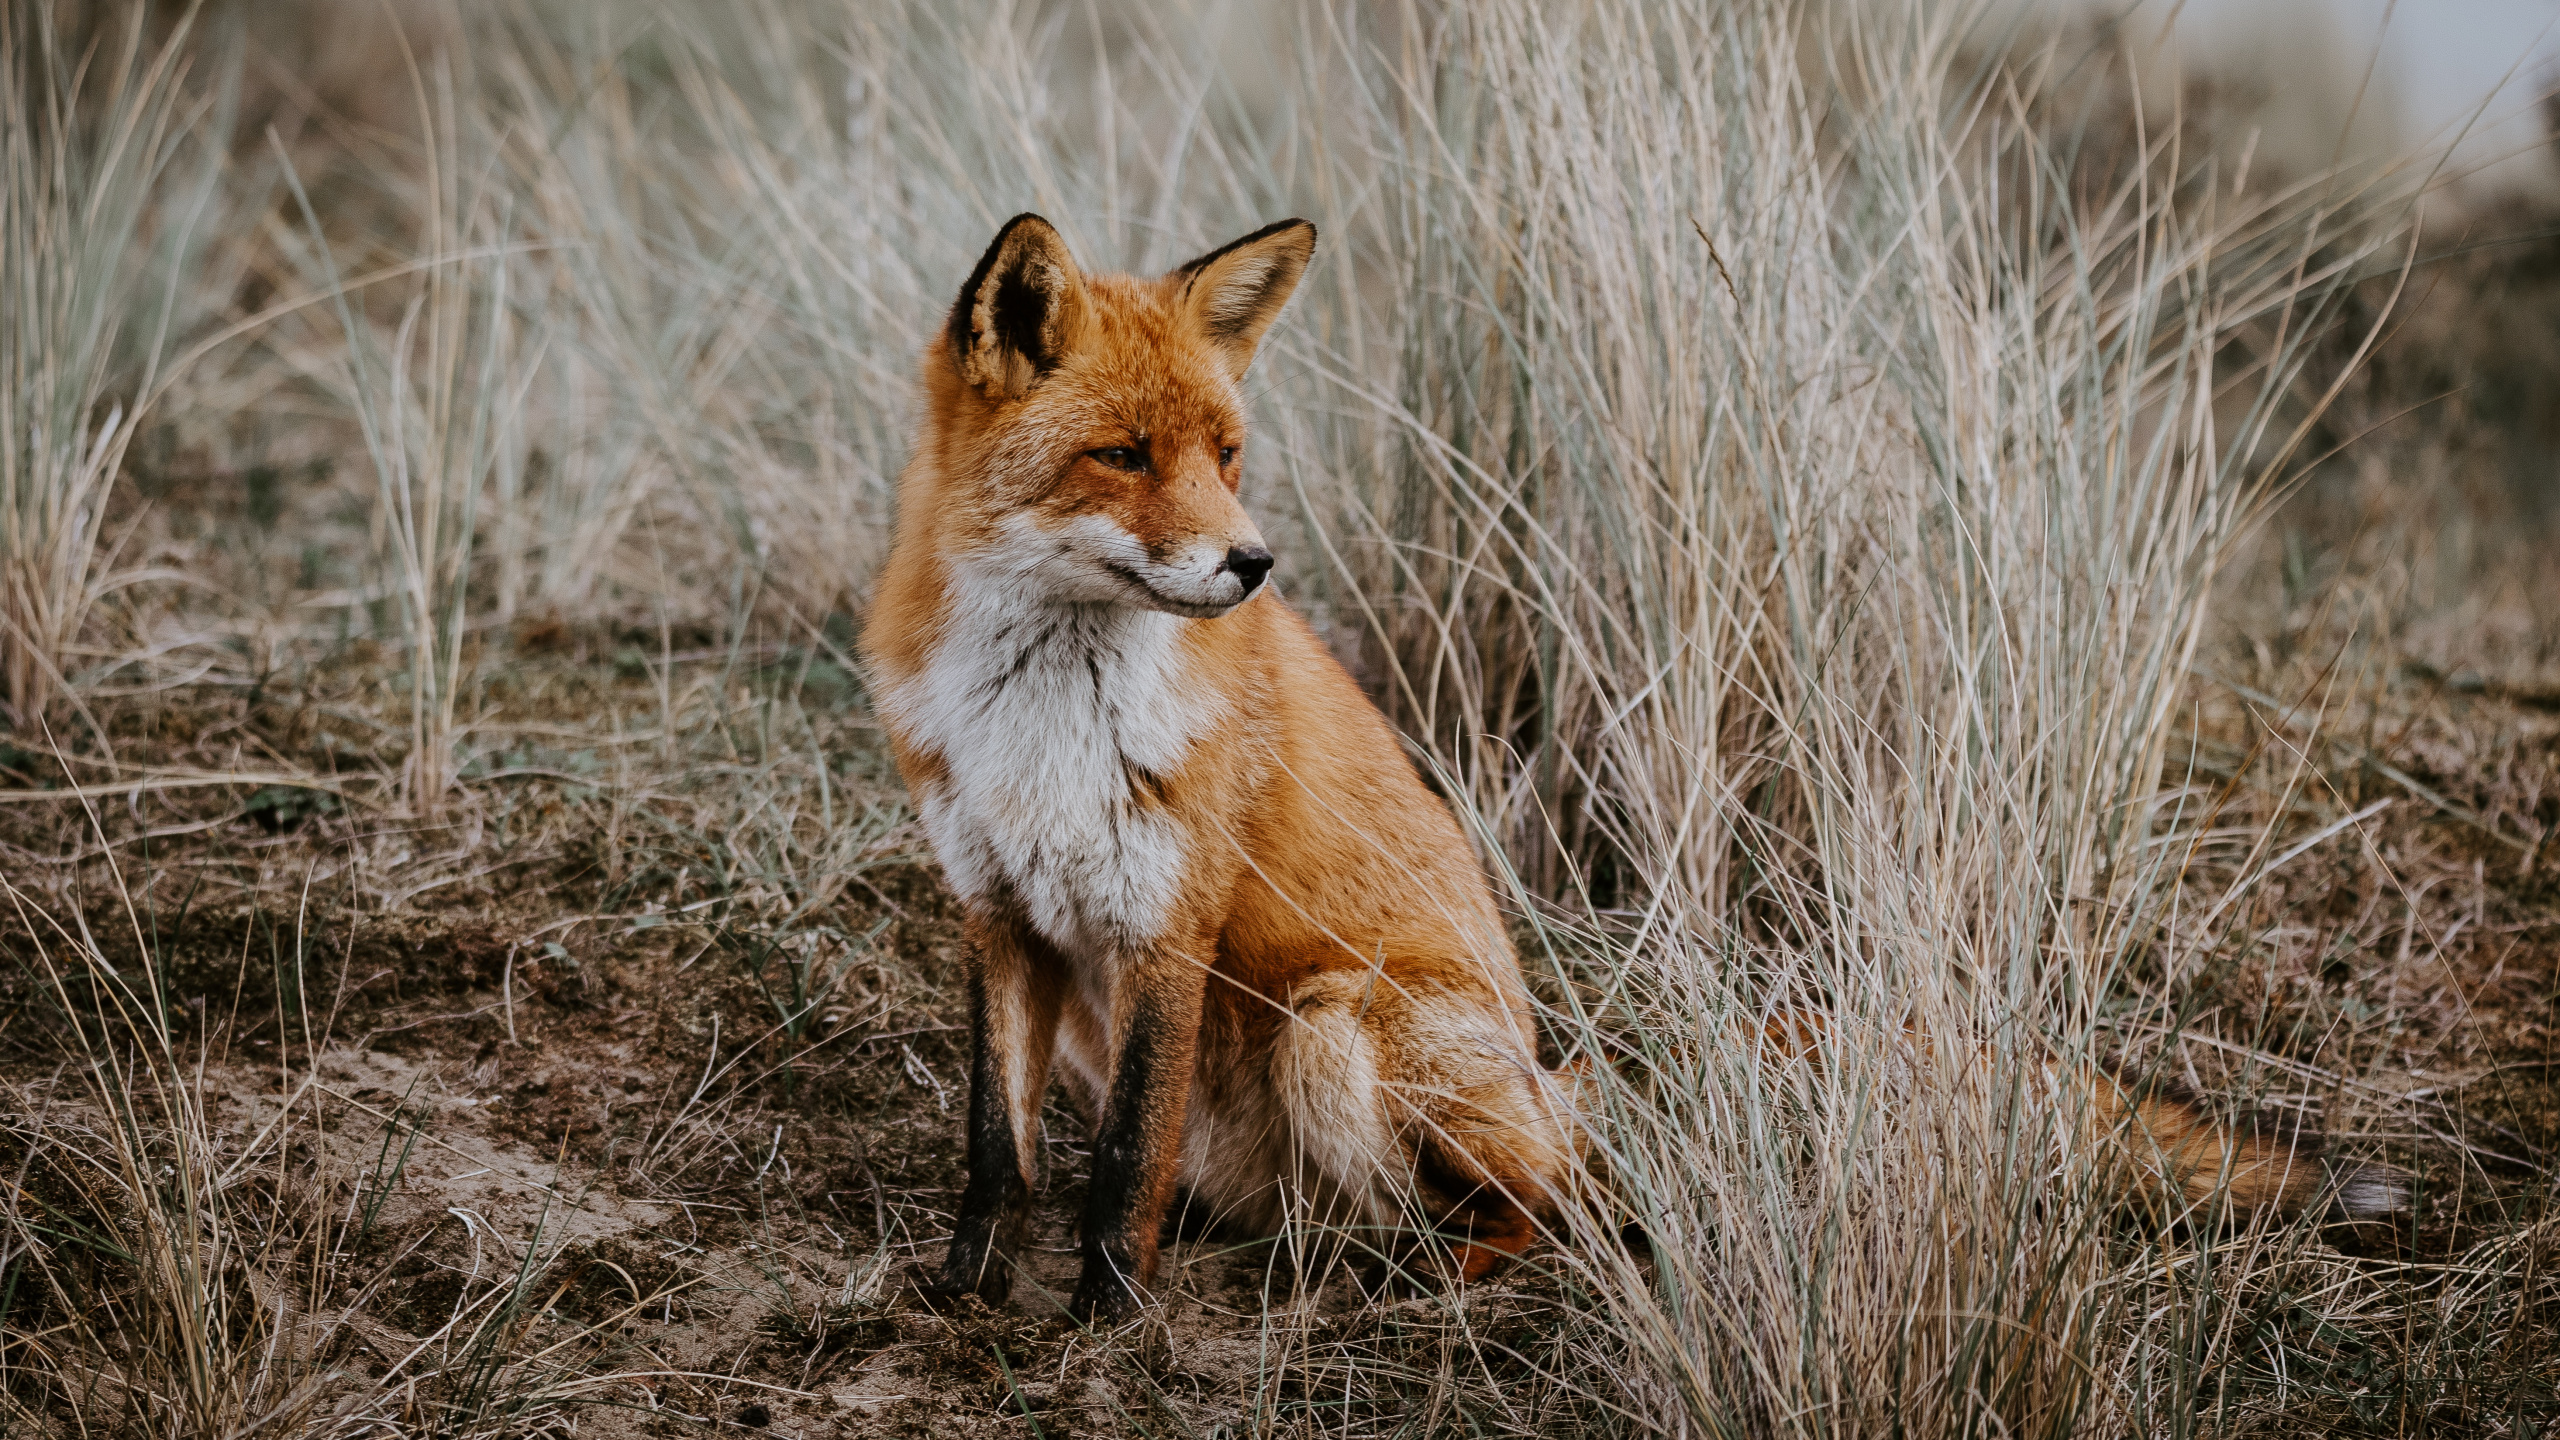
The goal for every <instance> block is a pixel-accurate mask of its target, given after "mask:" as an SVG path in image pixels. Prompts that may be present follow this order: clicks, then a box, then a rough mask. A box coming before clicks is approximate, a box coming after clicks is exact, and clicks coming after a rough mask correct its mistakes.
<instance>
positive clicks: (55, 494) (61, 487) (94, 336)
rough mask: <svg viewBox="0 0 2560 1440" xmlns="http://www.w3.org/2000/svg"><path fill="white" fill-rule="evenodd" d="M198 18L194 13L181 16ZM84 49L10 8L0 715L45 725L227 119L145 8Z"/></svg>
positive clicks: (183, 29) (155, 377)
mask: <svg viewBox="0 0 2560 1440" xmlns="http://www.w3.org/2000/svg"><path fill="white" fill-rule="evenodd" d="M189 18H192V17H189ZM125 22H126V23H124V24H122V25H97V26H94V27H91V33H90V35H89V37H88V39H89V43H88V44H86V45H85V46H82V47H80V48H78V49H77V50H75V49H73V48H72V46H71V37H68V36H66V35H65V34H63V33H62V32H61V31H60V30H59V29H58V28H57V15H56V7H54V6H51V5H41V4H38V5H10V6H7V7H5V8H4V9H0V712H5V714H6V715H7V716H8V717H9V718H10V719H12V720H13V721H14V722H15V723H16V725H17V726H18V727H19V728H20V729H21V730H22V731H24V732H25V733H27V734H30V735H34V734H38V733H40V731H41V729H42V727H43V725H44V724H45V722H46V721H47V719H48V718H49V717H50V716H51V715H52V712H53V710H54V708H55V705H56V703H57V702H58V701H59V700H61V699H62V698H63V697H64V696H65V693H66V683H67V680H68V675H69V672H70V671H71V670H73V669H74V668H75V667H76V661H75V659H74V646H75V644H76V642H77V641H78V639H79V636H80V633H81V627H82V624H83V622H84V621H85V620H86V618H87V616H88V614H89V611H90V608H91V607H92V606H93V605H94V604H95V603H96V602H97V600H98V599H99V598H100V596H101V595H102V594H103V593H105V592H106V591H107V590H109V589H111V588H113V586H114V585H115V584H116V583H117V577H116V576H114V575H112V574H109V573H102V571H101V568H100V565H101V556H102V553H103V551H102V547H103V546H104V545H105V543H106V533H105V532H106V529H107V516H106V502H107V497H108V492H109V490H110V488H111V487H112V486H113V485H114V483H115V480H116V475H117V472H118V470H119V469H120V468H121V466H122V464H123V460H124V454H125V449H126V447H127V446H128V445H130V444H131V443H132V441H133V437H134V434H135V432H136V430H137V429H138V428H139V427H140V425H141V424H142V421H143V416H144V412H145V411H146V410H147V409H148V408H149V406H150V401H151V400H152V399H154V398H156V396H157V393H158V382H159V381H160V380H161V379H162V378H163V375H162V362H163V360H164V358H165V357H166V355H167V352H168V348H169V344H170V342H171V341H172V340H173V339H176V338H179V337H178V336H177V335H175V334H174V333H173V331H174V330H175V329H176V328H179V327H178V325H177V322H178V321H179V320H180V318H181V316H182V314H183V310H184V306H185V304H186V302H187V301H189V300H191V299H192V298H193V297H192V296H191V295H190V294H189V293H187V292H186V289H185V287H186V286H187V284H188V283H189V281H190V280H191V278H192V277H191V276H190V275H189V273H188V272H189V269H190V266H191V264H192V262H193V257H194V256H195V255H196V254H197V253H199V251H200V250H201V248H202V246H203V244H204V242H205V240H206V238H207V235H206V233H205V232H206V230H207V229H209V228H210V226H209V224H208V220H209V215H210V212H211V210H212V207H213V204H214V201H215V200H216V198H217V193H218V187H217V185H216V183H215V180H216V177H217V176H218V175H219V173H220V169H221V165H222V136H221V134H220V131H221V128H222V127H221V125H220V124H219V123H218V121H219V118H220V115H221V113H222V112H221V111H218V110H216V109H215V108H214V105H213V101H212V99H211V98H209V97H201V96H197V95H194V94H192V93H191V92H190V91H189V89H188V88H187V86H186V85H185V83H184V81H185V72H186V68H187V65H186V61H187V56H188V53H189V51H188V44H187V42H188V40H189V28H190V27H189V25H188V24H187V23H186V22H185V21H184V20H182V21H181V22H180V23H179V25H178V26H177V27H176V29H175V30H174V31H173V32H172V33H171V34H170V35H169V36H168V38H167V39H165V40H164V41H162V42H161V43H160V44H159V45H158V46H157V47H156V48H152V47H150V46H149V45H148V44H147V33H146V27H145V25H144V23H143V14H142V10H141V7H139V6H135V7H133V8H132V10H131V12H130V13H129V14H128V15H127V16H126V17H125Z"/></svg>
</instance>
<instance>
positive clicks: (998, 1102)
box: [933, 978, 1031, 1305]
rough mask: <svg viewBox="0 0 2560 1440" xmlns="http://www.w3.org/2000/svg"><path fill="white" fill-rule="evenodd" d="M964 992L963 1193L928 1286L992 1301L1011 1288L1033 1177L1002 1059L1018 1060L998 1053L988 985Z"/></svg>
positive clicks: (1026, 1229) (972, 985)
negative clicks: (969, 1048)
mask: <svg viewBox="0 0 2560 1440" xmlns="http://www.w3.org/2000/svg"><path fill="white" fill-rule="evenodd" d="M969 999H970V1010H971V1012H972V1013H971V1017H970V1018H971V1021H972V1023H971V1026H970V1028H971V1029H972V1030H973V1031H974V1032H975V1050H976V1053H975V1055H974V1056H973V1057H972V1060H971V1064H970V1067H969V1183H968V1186H967V1188H965V1189H964V1190H962V1191H961V1194H960V1217H959V1223H958V1225H957V1226H956V1227H955V1228H954V1230H953V1233H952V1236H951V1251H950V1254H949V1255H948V1256H946V1257H945V1258H944V1260H943V1264H942V1274H941V1277H940V1278H939V1279H938V1280H936V1281H935V1282H934V1285H933V1288H934V1289H935V1290H936V1291H938V1292H940V1293H942V1294H945V1295H975V1296H977V1297H978V1298H979V1299H981V1300H984V1301H986V1302H987V1303H988V1304H990V1305H997V1304H1002V1303H1003V1302H1004V1299H1005V1297H1006V1295H1007V1294H1009V1293H1010V1292H1011V1291H1012V1289H1013V1259H1012V1257H1013V1255H1014V1253H1015V1252H1017V1251H1018V1250H1020V1249H1021V1247H1022V1244H1023V1242H1024V1240H1025V1239H1026V1238H1027V1236H1028V1232H1029V1230H1030V1225H1031V1179H1030V1177H1029V1176H1028V1175H1025V1174H1024V1173H1023V1170H1022V1160H1021V1155H1022V1150H1021V1145H1020V1143H1019V1137H1017V1136H1016V1135H1015V1134H1014V1116H1013V1112H1012V1106H1011V1104H1010V1103H1009V1101H1008V1096H1007V1090H1008V1088H1009V1087H1008V1086H1007V1085H1006V1083H1005V1080H1006V1076H1005V1067H1006V1065H1007V1064H1008V1063H1012V1064H1020V1063H1023V1059H1022V1057H1019V1056H1007V1055H1005V1054H1003V1053H1001V1047H999V1046H998V1045H997V1044H995V1043H994V1042H993V1037H992V1036H991V1035H990V1033H989V1026H988V1024H987V1013H986V1011H987V1001H986V993H985V986H984V984H983V983H982V982H980V981H978V980H976V979H974V978H973V979H972V981H971V983H970V986H969Z"/></svg>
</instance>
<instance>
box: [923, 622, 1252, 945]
mask: <svg viewBox="0 0 2560 1440" xmlns="http://www.w3.org/2000/svg"><path fill="white" fill-rule="evenodd" d="M953 591H954V593H953V596H952V601H953V610H952V613H951V615H950V617H949V624H948V625H947V626H946V628H945V630H944V632H943V635H942V637H941V639H940V641H939V642H938V643H937V644H936V646H935V648H934V650H933V652H932V654H931V656H930V657H929V658H928V659H927V661H926V663H925V665H924V668H923V669H922V670H921V671H919V672H918V673H917V674H915V675H914V676H912V677H910V678H909V679H908V680H907V681H905V682H904V683H903V684H900V685H897V686H895V687H894V688H893V689H892V690H890V692H889V693H888V694H886V695H885V696H884V697H883V699H884V700H885V701H886V702H887V703H886V708H887V710H888V713H889V717H890V719H891V720H892V721H893V722H894V723H896V724H898V725H899V726H900V727H901V728H902V729H903V730H904V731H905V733H906V737H907V739H908V740H909V742H910V743H912V744H914V745H917V746H919V747H922V748H926V749H930V750H934V751H937V752H939V753H940V754H941V756H942V758H943V762H944V764H945V765H946V766H947V768H948V774H947V778H946V779H945V780H944V781H943V783H942V784H940V785H939V786H937V787H935V788H934V789H933V790H932V792H931V793H928V794H926V795H923V796H920V797H919V809H920V811H921V812H922V816H923V820H924V826H925V833H926V835H927V837H928V838H930V839H931V841H932V842H933V849H934V854H935V856H936V857H937V858H938V859H940V860H941V861H942V868H943V871H944V873H945V874H947V875H948V876H949V877H950V880H951V884H952V886H953V888H955V889H956V890H958V891H959V892H960V894H961V895H962V896H963V897H964V898H967V899H971V900H979V899H986V898H990V897H997V898H1010V899H1011V900H1012V901H1013V902H1014V903H1016V904H1019V905H1020V906H1021V907H1022V908H1023V910H1024V911H1025V913H1026V914H1027V916H1028V917H1029V919H1030V921H1031V923H1032V924H1033V925H1035V926H1037V927H1038V928H1039V930H1040V932H1041V933H1042V934H1043V935H1046V936H1047V937H1048V938H1049V939H1050V940H1051V941H1052V942H1054V943H1056V944H1057V945H1059V946H1060V947H1061V948H1063V949H1065V950H1067V951H1068V952H1069V954H1071V955H1076V956H1091V957H1099V956H1102V955H1105V954H1108V953H1110V952H1112V951H1116V950H1119V949H1123V948H1126V947H1128V946H1131V945H1135V944H1140V943H1143V942H1145V941H1147V940H1149V939H1152V938H1154V937H1155V936H1156V935H1158V934H1160V933H1161V932H1162V930H1163V928H1164V925H1165V922H1166V920H1167V918H1168V915H1169V913H1170V911H1171V909H1172V906H1173V901H1174V897H1175V894H1176V891H1177V888H1178V886H1179V884H1180V881H1181V872H1182V865H1183V858H1184V856H1183V837H1182V834H1181V831H1180V827H1178V826H1177V825H1175V824H1174V823H1173V822H1172V821H1171V820H1170V819H1168V818H1167V817H1165V816H1164V815H1162V814H1160V813H1154V812H1152V811H1150V810H1149V809H1148V808H1147V807H1146V806H1144V805H1143V804H1141V802H1140V800H1139V797H1138V795H1137V793H1136V788H1135V787H1136V786H1137V785H1138V784H1140V783H1144V782H1143V780H1142V778H1141V777H1143V776H1164V775H1170V774H1172V773H1174V772H1175V771H1177V770H1179V769H1180V768H1181V767H1182V763H1183V760H1184V758H1185V756H1186V755H1187V754H1188V753H1189V751H1190V749H1191V744H1192V741H1193V739H1194V738H1195V737H1196V736H1198V735H1199V734H1200V733H1201V732H1202V731H1203V730H1205V729H1206V728H1207V727H1208V725H1209V724H1210V723H1211V722H1212V721H1213V720H1214V719H1215V714H1216V708H1217V703H1216V697H1215V694H1214V692H1213V690H1211V688H1210V687H1206V686H1202V685H1198V684H1192V683H1186V680H1187V677H1186V676H1185V675H1184V674H1183V664H1182V645H1181V627H1182V626H1184V625H1186V624H1188V623H1190V622H1188V621H1185V620H1182V619H1179V618H1177V617H1175V616H1171V615H1163V614H1158V613H1156V612H1154V611H1149V610H1139V609H1134V608H1131V607H1128V606H1124V605H1113V604H1093V603H1082V604H1058V603H1053V602H1043V601H1037V600H1028V599H1025V598H1020V597H1021V592H1020V590H1019V588H1017V587H1015V586H1011V585H1006V584H1004V583H1001V581H1000V580H998V579H996V578H995V577H971V576H967V575H962V576H958V577H955V580H954V584H953ZM1008 591H1010V592H1012V593H1011V594H1008V593H1007V592H1008Z"/></svg>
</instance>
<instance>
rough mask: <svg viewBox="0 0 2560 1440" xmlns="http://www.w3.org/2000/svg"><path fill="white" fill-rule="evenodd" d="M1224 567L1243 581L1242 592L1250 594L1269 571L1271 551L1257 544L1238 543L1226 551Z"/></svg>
mask: <svg viewBox="0 0 2560 1440" xmlns="http://www.w3.org/2000/svg"><path fill="white" fill-rule="evenodd" d="M1226 569H1227V570H1228V572H1229V573H1231V574H1233V575H1234V576H1235V577H1236V578H1237V579H1238V580H1241V581H1243V582H1244V593H1245V594H1246V595H1250V594H1252V593H1253V592H1254V587H1256V586H1258V585H1260V584H1261V583H1262V577H1263V576H1265V575H1268V574H1270V573H1271V552H1270V551H1268V550H1265V549H1263V548H1262V547H1261V546H1259V545H1238V546H1236V547H1234V548H1233V549H1231V550H1229V551H1228V552H1227V564H1226ZM1238 598H1239V599H1241V598H1242V597H1241V596H1239V597H1238Z"/></svg>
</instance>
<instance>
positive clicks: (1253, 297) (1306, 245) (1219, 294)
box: [1173, 220, 1316, 380]
mask: <svg viewBox="0 0 2560 1440" xmlns="http://www.w3.org/2000/svg"><path fill="white" fill-rule="evenodd" d="M1315 253H1316V227H1314V226H1313V225H1310V224H1308V223H1307V222H1306V221H1304V220H1283V221H1281V222H1280V223H1279V224H1277V225H1265V226H1263V227H1262V228H1261V229H1259V230H1256V231H1254V232H1253V233H1252V234H1250V235H1247V236H1246V237H1244V238H1243V239H1241V240H1238V241H1236V242H1234V243H1233V244H1229V245H1221V246H1219V247H1218V248H1217V249H1215V250H1212V251H1210V252H1209V253H1208V254H1206V255H1203V256H1201V257H1200V258H1199V259H1197V260H1194V261H1192V262H1191V263H1190V264H1188V265H1185V266H1183V267H1182V268H1181V269H1179V270H1176V271H1174V272H1173V273H1174V274H1175V275H1177V276H1180V277H1181V279H1182V303H1183V305H1184V307H1185V308H1186V309H1187V310H1189V311H1190V313H1191V318H1192V319H1193V321H1194V322H1196V323H1197V324H1198V325H1199V326H1200V328H1201V330H1203V331H1204V332H1206V333H1207V335H1208V337H1209V340H1210V342H1211V343H1212V344H1214V345H1216V346H1217V347H1218V348H1219V349H1220V350H1223V351H1225V352H1226V356H1227V369H1228V371H1229V372H1230V373H1232V374H1233V375H1234V376H1235V377H1236V378H1237V379H1239V380H1241V379H1243V378H1244V372H1245V368H1246V367H1247V366H1249V365H1251V364H1252V363H1253V351H1254V347H1255V346H1257V345H1260V344H1261V343H1262V336H1263V332H1265V331H1267V330H1269V329H1270V328H1271V322H1272V321H1274V320H1277V319H1279V318H1280V309H1281V307H1282V306H1284V305H1286V304H1288V303H1289V292H1290V291H1292V290H1295V289H1297V288H1298V277H1299V276H1301V275H1304V274H1306V273H1307V261H1308V260H1309V259H1310V258H1311V257H1313V256H1314V254H1315Z"/></svg>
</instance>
